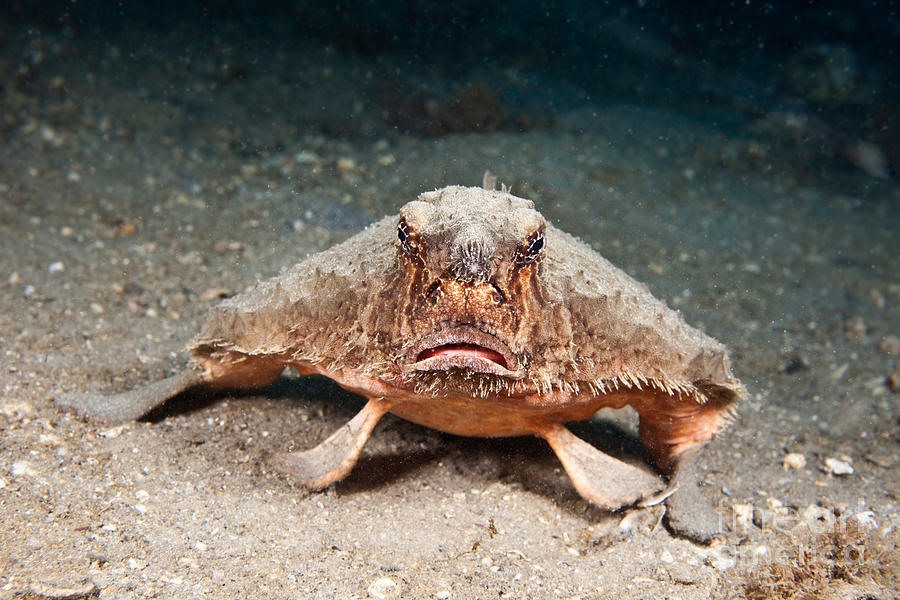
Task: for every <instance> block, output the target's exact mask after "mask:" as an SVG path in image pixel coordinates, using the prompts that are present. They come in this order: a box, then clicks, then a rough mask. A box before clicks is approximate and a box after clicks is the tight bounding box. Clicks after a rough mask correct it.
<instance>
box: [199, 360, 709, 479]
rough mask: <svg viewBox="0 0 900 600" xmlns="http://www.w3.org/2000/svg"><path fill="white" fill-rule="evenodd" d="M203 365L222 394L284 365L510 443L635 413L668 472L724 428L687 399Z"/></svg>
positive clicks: (263, 365) (260, 365) (434, 421)
mask: <svg viewBox="0 0 900 600" xmlns="http://www.w3.org/2000/svg"><path fill="white" fill-rule="evenodd" d="M223 358H225V357H221V356H220V357H217V358H215V359H214V358H212V357H209V358H206V359H205V360H204V359H201V362H202V363H204V367H205V368H206V373H207V378H208V381H209V382H210V385H212V386H214V387H215V388H219V389H227V388H254V387H262V386H265V385H268V384H269V383H271V382H272V381H274V380H275V379H277V378H278V376H279V375H280V374H281V372H282V371H283V370H284V367H285V366H286V365H290V366H293V367H294V368H295V369H296V370H297V371H298V372H299V373H300V374H303V375H311V374H320V375H324V376H326V377H329V378H331V379H333V380H334V381H335V382H337V383H338V385H340V386H341V387H343V388H345V389H347V390H349V391H351V392H354V393H357V394H360V395H362V396H365V397H367V398H383V399H385V400H388V401H390V403H391V408H390V412H391V413H393V414H395V415H397V416H399V417H401V418H403V419H406V420H408V421H412V422H413V423H418V424H420V425H424V426H426V427H430V428H432V429H437V430H439V431H444V432H447V433H452V434H456V435H463V436H473V437H507V436H519V435H531V434H534V433H536V432H538V431H540V430H543V429H544V428H545V426H546V425H548V424H557V423H566V422H571V421H581V420H584V419H588V418H590V417H591V416H592V415H593V414H594V413H596V412H597V411H598V410H600V409H601V408H605V407H610V408H622V407H624V406H631V407H632V408H634V409H635V410H636V411H637V412H638V414H639V415H640V426H639V433H640V437H641V441H642V442H643V444H644V445H645V446H646V448H647V450H648V452H649V453H650V455H651V456H652V457H653V459H654V462H656V464H657V465H658V466H659V467H660V468H661V469H663V470H668V469H670V468H671V467H672V465H673V462H674V459H675V458H676V457H677V456H678V455H679V454H681V453H682V452H683V451H685V450H687V449H688V448H690V447H692V446H695V445H697V444H703V443H705V442H707V441H708V440H709V439H710V438H711V437H712V436H713V435H715V433H716V432H717V431H718V430H719V429H720V428H721V427H722V423H723V408H724V407H723V406H722V405H721V404H718V403H715V402H707V403H706V404H699V403H697V402H696V401H695V400H694V399H693V398H691V397H688V396H684V395H676V396H672V395H668V394H665V393H663V392H659V391H619V392H614V393H610V394H602V395H593V394H591V393H589V392H582V393H578V394H575V393H571V392H562V391H553V392H551V393H545V394H530V395H523V396H520V397H515V398H510V397H505V396H497V397H488V398H472V397H469V396H465V395H459V396H441V397H433V396H431V395H420V394H415V393H414V392H411V391H409V390H404V389H401V388H398V387H394V386H392V385H390V384H388V383H385V382H384V381H381V380H378V379H376V378H372V377H365V376H362V375H360V374H358V373H355V372H352V371H330V370H328V369H326V368H324V367H323V366H322V365H310V364H308V363H300V364H296V363H290V362H288V361H285V359H284V357H278V356H265V357H249V356H247V355H238V356H235V355H234V354H231V355H229V356H228V357H227V359H226V360H223Z"/></svg>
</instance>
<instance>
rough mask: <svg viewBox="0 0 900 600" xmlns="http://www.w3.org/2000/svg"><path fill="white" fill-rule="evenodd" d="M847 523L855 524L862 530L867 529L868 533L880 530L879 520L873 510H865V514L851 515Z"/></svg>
mask: <svg viewBox="0 0 900 600" xmlns="http://www.w3.org/2000/svg"><path fill="white" fill-rule="evenodd" d="M847 522H848V523H854V524H856V525H857V526H859V528H860V529H865V530H867V531H871V530H873V529H878V519H877V518H876V517H875V513H874V512H872V511H871V510H864V511H863V512H858V513H856V514H853V515H850V516H849V517H847Z"/></svg>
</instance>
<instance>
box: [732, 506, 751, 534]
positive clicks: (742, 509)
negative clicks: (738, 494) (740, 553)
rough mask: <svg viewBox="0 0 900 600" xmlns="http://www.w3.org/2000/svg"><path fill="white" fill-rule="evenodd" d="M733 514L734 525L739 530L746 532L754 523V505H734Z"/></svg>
mask: <svg viewBox="0 0 900 600" xmlns="http://www.w3.org/2000/svg"><path fill="white" fill-rule="evenodd" d="M731 514H732V515H733V516H734V525H735V527H736V528H737V529H738V530H741V531H746V530H748V529H750V525H751V524H752V523H753V505H752V504H732V505H731Z"/></svg>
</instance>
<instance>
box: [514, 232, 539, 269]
mask: <svg viewBox="0 0 900 600" xmlns="http://www.w3.org/2000/svg"><path fill="white" fill-rule="evenodd" d="M543 251H544V232H543V230H541V229H539V230H537V231H535V232H534V233H532V234H531V235H529V236H528V237H527V238H526V239H525V243H524V244H522V245H521V246H520V247H519V249H518V250H517V251H516V262H517V263H519V264H522V265H529V264H532V263H535V262H537V261H539V260H540V259H541V257H542V256H543Z"/></svg>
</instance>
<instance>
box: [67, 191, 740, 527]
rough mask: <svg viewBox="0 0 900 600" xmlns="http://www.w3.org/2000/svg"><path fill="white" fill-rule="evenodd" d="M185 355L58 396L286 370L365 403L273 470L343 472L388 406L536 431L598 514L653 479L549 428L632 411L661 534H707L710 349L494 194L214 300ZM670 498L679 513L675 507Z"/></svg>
mask: <svg viewBox="0 0 900 600" xmlns="http://www.w3.org/2000/svg"><path fill="white" fill-rule="evenodd" d="M190 351H191V353H192V355H193V357H194V359H195V362H196V365H197V367H198V370H197V371H195V372H193V373H190V374H186V375H185V374H183V375H180V376H177V377H176V378H172V380H171V383H170V384H167V385H160V384H156V386H157V387H156V388H153V390H150V388H148V391H147V392H146V393H142V392H141V391H137V392H129V393H127V394H124V395H120V396H118V397H93V398H89V397H87V396H80V397H72V396H68V397H63V398H62V399H61V400H60V402H61V403H62V404H66V405H70V406H74V407H75V408H77V409H79V410H82V411H83V412H88V413H91V414H94V415H99V416H101V417H114V418H123V417H132V416H135V415H133V414H131V413H129V411H128V408H127V407H128V406H133V407H134V409H133V410H132V412H137V411H142V412H143V411H145V410H147V408H148V407H149V408H152V406H155V405H157V404H160V403H162V402H164V401H165V400H166V399H167V398H168V397H170V396H171V395H172V392H173V390H175V391H177V390H179V389H183V388H187V387H191V386H194V385H205V386H208V387H213V388H229V387H244V388H246V387H256V386H262V385H265V384H267V383H269V382H271V381H272V380H274V379H275V378H277V377H278V376H279V374H280V373H281V371H282V370H283V369H284V368H285V367H286V366H291V367H294V368H295V369H297V370H298V371H299V372H300V373H305V374H310V373H320V374H324V375H326V376H328V377H331V378H333V379H334V380H335V381H336V382H337V383H338V384H340V385H342V386H343V387H345V388H347V389H349V390H352V391H354V392H357V393H359V394H361V395H364V396H366V397H367V398H369V399H370V402H369V404H368V405H367V406H366V408H365V409H364V410H363V412H361V413H360V415H358V416H357V418H355V419H354V420H353V421H351V423H349V424H348V425H347V426H346V427H345V428H342V430H339V431H338V432H336V433H335V435H334V436H332V437H331V438H329V440H326V442H324V443H323V444H322V445H321V446H320V447H318V448H316V449H313V450H310V451H308V452H306V453H297V454H294V455H285V456H282V457H281V458H280V459H278V460H277V462H278V463H279V464H280V466H281V468H282V469H283V470H284V471H286V472H288V473H290V474H291V475H292V476H293V477H294V478H295V479H297V480H298V481H300V482H301V483H303V484H305V485H307V486H308V487H314V488H319V487H323V486H325V485H328V484H330V483H333V482H334V481H337V480H339V479H340V478H342V477H343V476H345V475H346V474H347V473H348V472H349V471H350V469H351V468H352V466H353V464H354V463H355V461H356V458H358V456H359V454H360V452H361V451H362V446H363V444H364V443H365V440H366V439H367V438H368V436H369V433H370V432H371V430H372V428H373V427H374V425H375V423H376V422H377V420H378V419H379V418H380V417H381V415H383V414H385V413H386V412H392V413H394V414H396V415H399V416H401V417H403V418H406V419H408V420H411V421H414V422H417V423H420V424H423V425H426V426H429V427H433V428H436V429H440V430H443V431H447V432H451V433H455V434H461V435H472V436H507V435H524V434H537V435H540V436H542V437H544V438H545V439H547V441H548V442H549V443H550V444H551V446H552V447H553V449H554V451H555V452H556V453H557V454H558V455H559V457H560V459H561V460H562V462H563V465H564V466H565V468H566V470H567V472H568V473H569V475H570V476H571V477H572V479H573V482H574V484H575V486H576V488H577V489H578V491H579V492H580V493H581V494H582V495H583V496H585V497H586V498H587V499H589V500H591V501H592V502H594V503H596V504H598V505H600V506H603V507H605V508H609V509H617V508H620V507H622V506H625V505H629V504H633V503H635V502H637V501H638V500H640V499H642V498H646V497H647V496H650V495H653V494H655V493H659V492H660V491H661V490H662V488H663V485H662V483H661V482H660V480H659V479H658V478H657V477H656V476H654V475H651V474H650V473H647V472H646V471H643V470H641V469H638V468H636V467H632V466H630V465H626V464H625V463H621V462H620V461H617V460H616V459H614V458H612V457H608V456H606V455H604V454H602V453H600V452H599V451H598V450H596V449H594V448H593V447H590V446H589V445H587V444H585V443H584V442H582V441H581V440H578V439H577V438H575V437H574V436H573V435H572V434H571V433H570V432H568V430H566V429H565V428H564V427H563V426H562V424H563V423H564V422H567V421H574V420H581V419H587V418H589V417H590V416H591V415H592V414H593V413H594V412H596V411H597V410H598V409H599V408H602V407H605V406H611V407H622V406H625V405H630V406H632V407H634V408H635V409H636V410H637V412H638V413H639V415H640V436H641V439H642V441H643V443H644V445H645V446H646V447H647V449H648V451H649V453H650V455H651V457H652V458H653V460H654V462H655V463H656V465H657V466H658V467H659V468H660V469H661V470H662V471H663V472H664V473H667V474H668V475H669V476H670V483H671V484H673V485H674V486H677V488H679V489H680V490H681V491H679V489H675V493H674V494H672V497H671V498H669V502H668V503H669V507H670V511H672V510H673V509H674V513H673V514H672V515H671V518H670V524H672V526H673V528H674V529H675V530H676V531H677V532H679V533H682V534H684V535H686V536H688V537H691V538H693V539H696V540H707V539H709V538H710V537H711V536H712V535H713V533H715V529H716V527H715V524H714V523H713V522H712V520H711V519H710V518H709V517H708V516H707V517H706V518H705V520H704V518H701V517H697V516H696V514H699V513H698V511H697V510H696V505H695V504H696V499H697V498H699V497H700V496H699V494H698V493H697V490H696V489H695V487H696V476H695V474H694V473H695V471H696V468H695V465H694V464H693V457H694V456H695V455H696V454H697V449H699V447H700V446H701V445H702V444H704V443H705V442H706V441H708V440H709V439H710V438H711V437H712V436H713V435H714V434H715V433H716V432H718V431H719V430H720V429H722V427H723V426H724V425H725V424H727V422H728V421H729V418H730V415H731V414H732V411H733V406H734V403H735V402H736V401H737V399H738V397H739V396H740V395H741V392H742V388H741V385H740V382H739V381H738V380H737V379H736V378H735V377H734V376H733V375H732V373H731V369H730V366H729V362H728V358H727V355H726V351H725V349H724V347H723V346H722V345H721V344H720V343H718V342H717V341H715V340H714V339H712V338H711V337H709V336H707V335H705V334H704V333H702V332H700V331H698V330H697V329H694V328H692V327H690V326H688V325H687V324H686V323H685V322H684V320H683V319H682V317H681V316H680V314H679V313H677V312H675V311H673V310H671V309H669V308H667V307H666V306H665V305H664V304H663V303H661V302H660V301H659V300H657V299H656V298H654V297H653V296H652V295H651V294H650V292H649V291H648V290H647V289H646V287H645V286H643V285H642V284H640V283H638V282H636V281H635V280H633V279H632V278H630V277H629V276H628V275H626V274H625V273H624V272H622V271H621V270H619V269H617V268H616V267H614V266H613V265H612V264H610V263H609V262H608V261H606V260H605V259H604V258H603V257H601V256H600V255H599V254H597V253H596V252H595V251H593V250H592V249H591V248H590V247H589V246H587V245H586V244H584V243H582V242H580V241H579V240H577V239H575V238H574V237H572V236H570V235H568V234H566V233H564V232H562V231H560V230H559V229H556V228H555V227H553V226H552V225H550V224H548V223H546V221H545V220H544V218H543V216H542V215H541V214H540V213H538V212H537V211H536V210H534V207H533V204H532V203H531V201H529V200H525V199H522V198H518V197H515V196H513V195H511V194H510V193H508V192H507V191H506V190H500V191H498V190H492V189H483V188H468V187H455V186H454V187H447V188H443V189H440V190H436V191H434V192H427V193H424V194H421V195H420V196H419V198H418V199H417V200H414V201H412V202H410V203H408V204H406V205H405V206H404V207H403V208H402V209H401V211H400V215H399V217H397V216H395V217H388V218H385V219H383V220H381V221H379V222H377V223H375V224H374V225H372V226H370V227H368V228H367V229H365V230H364V231H362V232H361V233H359V234H358V235H356V236H354V237H352V238H350V239H348V240H347V241H345V242H344V243H342V244H339V245H337V246H334V247H333V248H331V249H329V250H326V251H324V252H321V253H319V254H316V255H313V256H311V257H309V258H307V259H306V260H304V261H302V262H300V263H299V264H297V265H295V266H294V267H292V268H290V269H288V270H286V271H284V272H283V273H282V274H281V275H279V276H278V277H276V278H274V279H271V280H269V281H266V282H263V283H261V284H259V286H258V287H257V288H256V289H255V290H253V291H251V292H249V293H247V294H243V295H240V296H236V297H234V298H231V299H229V300H226V301H224V302H223V303H221V304H220V305H219V306H218V307H216V308H215V309H214V310H213V312H212V314H211V316H210V319H209V321H208V323H207V325H206V327H205V329H204V331H203V333H202V334H201V335H200V336H199V337H198V338H197V339H196V341H195V342H194V344H193V345H192V347H191V348H190ZM167 381H169V380H167ZM123 407H124V408H123ZM138 414H140V413H138ZM672 489H674V488H672ZM672 489H670V490H669V492H670V493H671V491H672ZM679 497H681V498H684V499H685V500H689V501H690V504H691V507H690V509H691V510H689V511H688V510H679V509H678V508H677V507H678V506H679V503H678V498H679ZM700 512H703V511H700ZM679 513H680V514H679Z"/></svg>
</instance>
